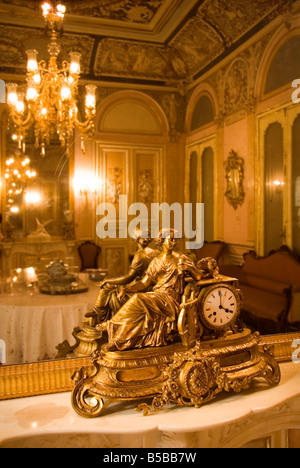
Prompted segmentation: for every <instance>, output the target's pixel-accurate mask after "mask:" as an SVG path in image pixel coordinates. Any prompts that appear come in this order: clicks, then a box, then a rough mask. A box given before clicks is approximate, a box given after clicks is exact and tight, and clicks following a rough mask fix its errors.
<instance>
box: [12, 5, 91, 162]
mask: <svg viewBox="0 0 300 468" xmlns="http://www.w3.org/2000/svg"><path fill="white" fill-rule="evenodd" d="M42 10H43V16H44V18H45V21H46V29H47V30H50V34H51V37H50V43H49V45H48V52H49V55H50V59H49V62H48V63H46V62H45V61H44V60H42V61H40V62H38V61H37V55H38V52H37V51H36V50H34V49H31V50H27V51H26V54H27V89H26V92H25V94H22V93H18V85H17V84H16V83H8V84H7V103H8V104H9V106H10V110H11V113H10V117H11V120H12V122H13V124H14V126H15V132H16V134H17V139H18V144H19V148H20V149H21V148H22V147H23V146H24V145H23V143H24V140H25V137H26V135H27V132H28V130H29V128H30V127H31V126H32V125H34V135H35V145H36V147H41V153H42V155H45V146H46V145H48V144H49V143H50V140H51V139H52V138H55V137H56V136H58V138H59V140H60V142H61V144H62V145H64V146H67V147H69V145H70V141H71V139H72V137H73V135H74V128H75V127H77V128H78V129H79V132H80V135H81V139H82V142H83V141H84V139H85V138H88V137H90V136H92V135H93V132H94V120H95V114H96V86H94V85H92V84H89V85H86V86H85V88H86V95H85V117H84V119H85V120H83V121H81V120H80V118H79V111H78V107H77V103H76V97H77V95H78V80H79V76H80V56H81V55H80V53H78V52H75V51H74V52H71V53H70V62H67V61H63V62H62V65H61V68H59V67H58V64H57V57H58V56H59V54H60V52H61V45H60V43H59V40H58V37H59V34H61V33H62V24H63V19H64V15H65V11H66V7H65V6H64V5H61V4H57V5H55V6H53V5H52V3H50V2H46V3H44V4H43V5H42ZM82 148H83V145H82Z"/></svg>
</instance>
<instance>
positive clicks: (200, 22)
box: [0, 0, 293, 86]
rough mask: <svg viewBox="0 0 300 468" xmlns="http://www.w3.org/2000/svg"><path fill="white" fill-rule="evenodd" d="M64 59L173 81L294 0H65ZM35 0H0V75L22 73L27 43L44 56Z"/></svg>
mask: <svg viewBox="0 0 300 468" xmlns="http://www.w3.org/2000/svg"><path fill="white" fill-rule="evenodd" d="M64 3H65V5H66V7H67V14H66V16H65V20H64V34H63V36H62V39H61V41H62V44H63V52H62V54H61V55H62V59H63V58H68V53H69V52H70V51H71V50H76V51H79V52H81V54H82V61H81V66H82V76H83V77H84V78H86V79H89V80H91V79H93V80H99V81H107V82H119V81H125V82H127V83H145V84H156V85H159V86H165V85H173V86H177V85H179V84H180V83H182V82H185V81H187V82H192V81H193V80H195V79H196V78H198V77H199V76H201V74H203V73H204V72H205V71H207V70H208V69H209V68H210V67H212V66H213V65H214V64H215V63H217V62H218V61H220V60H222V59H223V58H224V57H225V56H226V55H228V54H229V53H231V52H232V51H233V50H234V49H235V48H237V47H238V46H239V45H241V44H242V43H243V42H244V41H246V40H248V39H249V38H250V37H251V36H252V35H254V34H255V33H256V32H257V31H259V30H260V29H261V28H263V27H264V26H265V25H266V24H268V23H269V22H270V21H272V20H273V19H274V18H276V17H277V16H278V15H280V14H283V13H284V12H285V11H286V9H287V8H289V7H290V5H291V4H292V3H293V0H251V1H249V0H234V1H232V0H84V1H79V0H68V1H66V2H64ZM40 5H41V1H40V0H26V1H24V0H22V1H21V0H0V76H6V77H8V76H13V75H20V77H21V76H24V75H25V68H26V50H27V49H29V48H36V49H37V50H38V51H39V59H45V58H47V42H48V39H47V38H46V37H45V27H44V26H45V25H44V21H43V18H42V15H41V9H40Z"/></svg>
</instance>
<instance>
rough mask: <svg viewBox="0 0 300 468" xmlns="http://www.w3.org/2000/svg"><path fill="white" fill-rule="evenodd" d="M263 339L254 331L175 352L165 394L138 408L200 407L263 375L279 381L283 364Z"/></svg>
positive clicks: (145, 411)
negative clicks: (209, 345) (216, 343)
mask: <svg viewBox="0 0 300 468" xmlns="http://www.w3.org/2000/svg"><path fill="white" fill-rule="evenodd" d="M245 338H246V339H245ZM259 341H260V336H259V334H258V333H254V334H253V335H252V334H250V335H248V337H247V335H246V336H245V335H244V336H240V343H238V342H236V343H234V344H230V340H229V341H228V342H227V343H225V342H223V344H222V346H221V347H220V346H218V347H216V348H212V349H205V346H204V347H202V346H201V345H200V344H199V343H198V344H197V345H196V346H195V347H194V348H193V349H192V350H189V351H187V352H184V353H179V354H177V355H175V356H174V361H173V362H172V364H170V365H169V366H168V367H167V368H166V369H165V377H166V380H165V382H164V384H163V388H162V392H161V394H160V395H158V396H156V397H155V398H154V399H153V401H152V403H151V405H147V404H145V403H143V404H141V405H139V406H138V408H137V410H138V411H143V412H144V415H147V414H149V413H151V412H156V411H158V410H160V409H161V408H162V407H163V406H164V405H169V404H171V403H176V404H177V405H180V406H194V407H196V408H198V407H200V406H201V405H203V404H205V403H207V402H209V401H210V400H212V399H214V398H215V397H216V396H217V395H218V394H219V393H221V392H231V391H233V392H235V393H239V392H241V391H243V390H246V389H248V388H249V387H250V386H251V384H252V382H253V381H254V379H257V378H259V377H261V378H263V379H265V380H266V381H267V383H268V384H270V385H277V384H278V383H279V382H280V368H279V365H278V363H277V362H276V360H275V359H274V357H273V355H272V353H271V352H270V349H269V348H267V347H265V349H264V350H260V349H259V348H258V343H259Z"/></svg>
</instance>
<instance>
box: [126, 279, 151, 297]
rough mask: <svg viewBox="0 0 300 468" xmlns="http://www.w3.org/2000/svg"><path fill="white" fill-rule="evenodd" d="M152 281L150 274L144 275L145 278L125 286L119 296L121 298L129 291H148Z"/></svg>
mask: <svg viewBox="0 0 300 468" xmlns="http://www.w3.org/2000/svg"><path fill="white" fill-rule="evenodd" d="M151 283H152V280H151V278H150V277H149V276H147V275H145V276H144V277H143V279H141V280H140V281H137V282H136V283H134V284H132V285H129V286H127V287H125V288H124V289H123V290H122V291H121V293H120V294H119V296H118V297H119V299H121V298H122V297H123V296H124V295H125V294H127V293H129V294H134V293H138V292H144V291H147V290H148V288H149V286H150V285H151Z"/></svg>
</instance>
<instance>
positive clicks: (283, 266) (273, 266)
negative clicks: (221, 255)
mask: <svg viewBox="0 0 300 468" xmlns="http://www.w3.org/2000/svg"><path fill="white" fill-rule="evenodd" d="M244 260H245V262H244V265H243V266H241V267H239V266H234V265H228V266H223V267H221V268H220V272H221V274H223V275H226V276H232V277H235V278H237V279H238V280H239V283H240V288H241V291H242V293H243V306H242V318H243V320H244V321H245V322H246V324H250V325H253V326H254V327H255V328H256V329H257V330H259V331H261V332H263V333H278V332H284V331H288V322H287V317H288V313H289V311H290V308H291V305H292V301H293V293H294V292H295V291H299V290H300V262H299V261H298V259H297V258H296V257H295V256H294V255H293V253H292V252H291V251H290V249H289V248H288V247H285V246H283V247H281V248H280V249H279V250H277V251H273V252H271V253H270V254H269V255H268V256H266V257H258V256H257V255H256V253H255V252H253V251H251V252H248V253H246V254H245V255H244Z"/></svg>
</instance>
